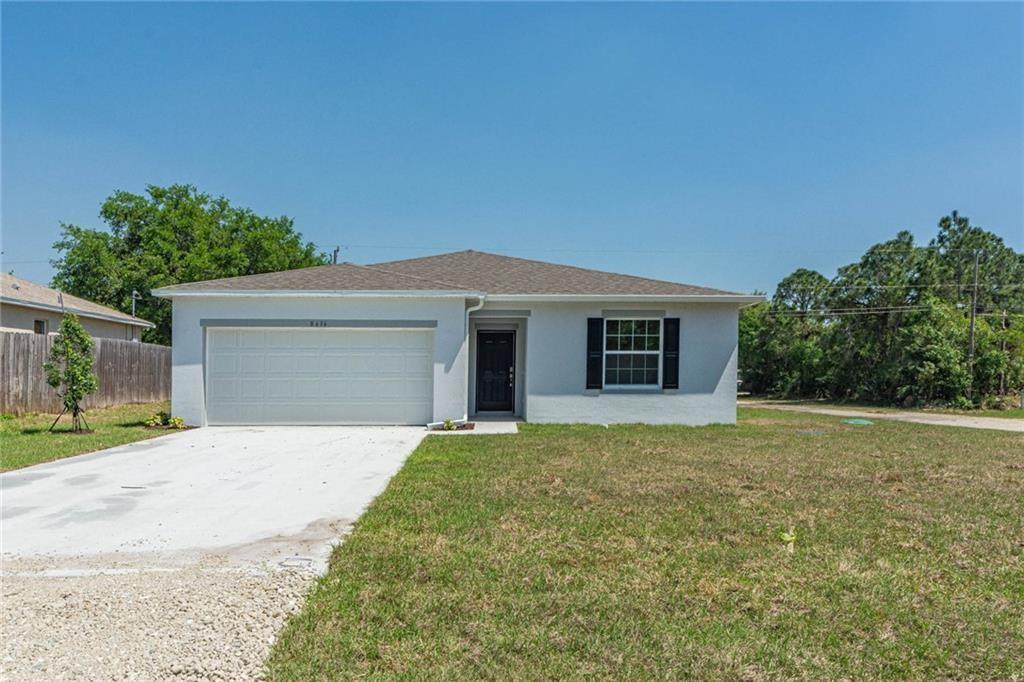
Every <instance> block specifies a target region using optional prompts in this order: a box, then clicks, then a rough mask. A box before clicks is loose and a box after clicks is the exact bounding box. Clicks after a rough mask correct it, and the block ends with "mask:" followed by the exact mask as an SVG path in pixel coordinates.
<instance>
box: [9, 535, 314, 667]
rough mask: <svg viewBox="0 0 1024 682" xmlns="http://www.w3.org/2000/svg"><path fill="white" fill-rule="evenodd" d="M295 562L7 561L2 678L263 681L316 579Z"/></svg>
mask: <svg viewBox="0 0 1024 682" xmlns="http://www.w3.org/2000/svg"><path fill="white" fill-rule="evenodd" d="M288 563H289V562H285V564H286V565H285V566H281V565H280V564H268V563H266V562H252V563H250V562H239V561H238V560H237V558H235V557H229V556H216V555H209V554H208V555H203V556H200V557H198V558H194V559H177V560H170V559H168V558H166V557H161V556H158V555H146V554H134V555H116V556H112V557H102V556H89V557H60V558H59V559H54V558H32V559H14V560H7V561H4V563H3V575H2V600H0V617H2V629H0V637H2V640H3V645H2V646H3V658H2V664H0V679H3V680H4V681H5V682H14V681H16V680H30V679H31V680H39V679H47V680H65V679H119V680H120V679H127V680H149V679H168V678H173V679H183V680H188V679H225V680H241V679H245V680H251V679H258V678H261V677H262V665H263V660H264V659H265V658H266V656H267V654H268V653H269V651H270V647H271V645H272V644H273V642H274V638H275V636H276V635H277V632H278V630H279V629H280V628H281V627H282V626H283V625H284V622H285V620H286V619H287V617H288V616H289V615H290V614H291V613H292V612H294V611H296V610H297V609H299V608H300V606H301V604H302V600H303V596H304V595H305V593H306V591H307V590H308V589H309V587H310V586H311V583H312V581H313V580H314V579H315V577H316V573H315V572H314V570H313V569H312V567H310V566H308V565H299V566H287V564H288ZM300 563H301V562H300Z"/></svg>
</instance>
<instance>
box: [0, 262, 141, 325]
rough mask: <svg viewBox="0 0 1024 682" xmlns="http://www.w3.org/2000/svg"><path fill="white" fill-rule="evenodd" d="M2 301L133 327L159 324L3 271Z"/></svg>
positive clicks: (0, 287) (0, 300)
mask: <svg viewBox="0 0 1024 682" xmlns="http://www.w3.org/2000/svg"><path fill="white" fill-rule="evenodd" d="M62 298H63V301H64V305H63V306H62V305H61V299H62ZM0 303H8V304H10V305H20V306H23V307H25V308H37V309H39V310H46V311H50V312H58V313H59V312H63V311H65V310H66V311H68V312H71V313H74V314H76V315H78V316H79V317H89V318H93V319H96V320H106V321H107V322H120V323H121V324H127V325H129V326H132V327H143V328H146V329H152V328H153V327H155V326H156V325H155V324H153V323H152V322H150V321H148V320H143V319H142V318H141V317H132V316H131V315H129V314H127V313H122V312H121V311H120V310H116V309H114V308H108V307H107V306H105V305H100V304H99V303H93V302H92V301H89V300H86V299H84V298H79V297H78V296H72V295H71V294H65V293H63V292H60V291H57V290H56V289H51V288H50V287H47V286H43V285H42V284H37V283H36V282H30V281H29V280H27V279H22V278H21V277H15V276H14V275H9V274H5V273H0Z"/></svg>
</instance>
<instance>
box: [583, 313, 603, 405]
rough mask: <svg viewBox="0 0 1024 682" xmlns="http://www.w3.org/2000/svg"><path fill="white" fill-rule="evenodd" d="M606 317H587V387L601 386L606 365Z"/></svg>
mask: <svg viewBox="0 0 1024 682" xmlns="http://www.w3.org/2000/svg"><path fill="white" fill-rule="evenodd" d="M603 351H604V318H603V317H588V318H587V388H601V387H602V386H603V385H604V384H603V383H602V381H601V379H602V377H601V371H602V369H603V365H604V358H603V357H602V354H603Z"/></svg>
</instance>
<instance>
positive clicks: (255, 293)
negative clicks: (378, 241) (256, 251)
mask: <svg viewBox="0 0 1024 682" xmlns="http://www.w3.org/2000/svg"><path fill="white" fill-rule="evenodd" d="M150 293H152V294H153V295H154V296H156V297H158V298H225V297H227V298H477V297H480V296H482V295H483V294H482V293H480V292H478V291H432V290H431V291H428V290H419V289H412V290H408V289H401V290H395V291H361V290H352V289H346V290H342V291H329V290H324V291H313V290H304V289H258V290H257V289H252V290H248V291H239V290H233V291H224V290H217V289H184V290H180V291H175V290H174V289H171V288H165V289H153V290H152V291H151V292H150Z"/></svg>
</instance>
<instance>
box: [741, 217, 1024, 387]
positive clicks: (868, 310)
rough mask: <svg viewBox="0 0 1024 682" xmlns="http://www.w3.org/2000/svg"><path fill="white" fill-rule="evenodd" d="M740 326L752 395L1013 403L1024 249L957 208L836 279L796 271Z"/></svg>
mask: <svg viewBox="0 0 1024 682" xmlns="http://www.w3.org/2000/svg"><path fill="white" fill-rule="evenodd" d="M975 282H977V284H975ZM972 310H973V315H972ZM972 317H973V334H972V329H971V328H972ZM739 334H740V356H739V366H740V373H741V377H742V379H743V381H744V383H745V385H746V386H747V387H748V388H749V389H750V390H751V391H752V392H753V393H755V394H762V395H770V396H775V397H785V398H828V399H839V400H853V401H863V402H870V403H878V404H902V405H907V406H910V405H924V404H938V403H942V404H953V405H958V406H965V407H966V406H969V405H986V404H993V403H994V404H1008V403H1009V401H1010V399H1011V397H1012V396H1014V395H1015V394H1018V393H1019V392H1020V391H1021V390H1022V389H1024V254H1021V253H1017V252H1015V251H1014V250H1013V249H1012V248H1010V247H1008V246H1007V245H1006V244H1005V243H1004V242H1003V240H1002V239H1001V238H1000V237H999V236H997V235H995V234H993V233H992V232H989V231H987V230H984V229H982V228H980V227H977V226H975V225H971V223H970V220H969V219H968V218H967V217H966V216H962V215H959V214H958V213H957V212H956V211H954V212H953V213H951V214H950V215H947V216H945V217H943V218H942V219H941V220H940V221H939V223H938V234H937V235H936V236H935V237H934V238H933V239H932V240H931V241H930V242H928V244H927V245H919V244H916V243H915V242H914V237H913V236H912V235H911V234H910V233H909V232H906V231H902V232H899V233H898V234H897V235H896V236H895V238H893V239H891V240H889V241H886V242H882V243H880V244H875V245H874V246H872V247H870V248H869V249H868V250H867V251H866V252H865V253H864V255H863V256H861V258H860V260H858V261H857V262H856V263H851V264H850V265H846V266H843V267H841V268H839V269H838V272H837V274H836V276H835V277H834V278H832V279H828V278H827V277H825V276H824V275H822V274H821V273H818V272H816V271H814V270H808V269H803V268H801V269H798V270H796V271H795V272H793V273H792V274H790V275H789V276H787V277H786V278H784V279H783V280H782V281H781V282H779V284H778V286H777V288H776V290H775V293H774V295H773V296H772V297H771V299H770V300H769V301H767V302H765V303H762V304H758V305H755V306H751V307H748V308H745V309H744V310H743V311H742V312H741V314H740V329H739ZM972 336H973V339H972ZM972 347H973V351H972Z"/></svg>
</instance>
